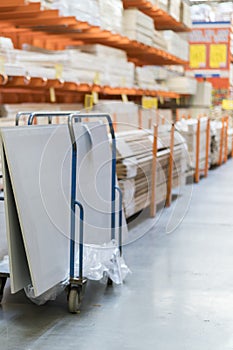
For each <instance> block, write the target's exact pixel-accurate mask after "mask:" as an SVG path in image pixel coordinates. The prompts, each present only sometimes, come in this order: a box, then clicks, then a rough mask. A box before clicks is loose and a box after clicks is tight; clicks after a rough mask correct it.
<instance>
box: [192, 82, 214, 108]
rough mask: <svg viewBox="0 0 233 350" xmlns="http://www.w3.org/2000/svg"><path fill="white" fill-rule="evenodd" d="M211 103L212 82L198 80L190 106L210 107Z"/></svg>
mask: <svg viewBox="0 0 233 350" xmlns="http://www.w3.org/2000/svg"><path fill="white" fill-rule="evenodd" d="M211 104H212V84H211V83H209V82H207V81H206V82H198V83H197V91H196V94H195V95H193V97H192V98H191V105H192V106H199V107H200V106H202V107H210V106H211Z"/></svg>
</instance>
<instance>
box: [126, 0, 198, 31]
mask: <svg viewBox="0 0 233 350" xmlns="http://www.w3.org/2000/svg"><path fill="white" fill-rule="evenodd" d="M123 4H124V7H125V8H132V7H137V8H138V9H139V10H140V11H142V12H143V13H145V14H146V15H148V16H150V17H151V18H153V20H154V22H155V27H156V29H158V30H166V29H172V30H174V31H175V32H189V31H190V30H191V29H190V28H188V27H187V26H185V25H184V24H183V23H181V22H179V21H177V20H176V19H175V18H173V17H172V16H171V15H169V13H167V12H166V11H164V10H162V9H160V8H159V7H158V6H156V5H153V4H151V2H150V1H147V0H123Z"/></svg>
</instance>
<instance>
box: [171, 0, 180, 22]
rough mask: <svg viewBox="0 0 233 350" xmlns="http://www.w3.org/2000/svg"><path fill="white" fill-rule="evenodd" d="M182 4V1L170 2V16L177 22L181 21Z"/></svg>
mask: <svg viewBox="0 0 233 350" xmlns="http://www.w3.org/2000/svg"><path fill="white" fill-rule="evenodd" d="M180 4H181V0H169V6H168V8H169V14H170V15H171V16H172V17H173V18H175V20H177V21H179V20H180Z"/></svg>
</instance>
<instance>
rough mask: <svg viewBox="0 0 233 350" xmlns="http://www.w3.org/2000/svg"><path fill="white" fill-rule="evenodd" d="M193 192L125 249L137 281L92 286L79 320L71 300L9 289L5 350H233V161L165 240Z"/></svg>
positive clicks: (3, 314) (3, 319) (202, 188)
mask: <svg viewBox="0 0 233 350" xmlns="http://www.w3.org/2000/svg"><path fill="white" fill-rule="evenodd" d="M191 190H192V186H189V187H187V188H186V192H187V193H186V195H185V199H184V198H183V199H184V200H183V202H182V200H181V201H180V202H179V200H178V202H177V203H176V202H174V203H173V206H172V207H171V208H169V209H168V210H163V211H161V212H160V213H159V215H158V217H157V220H156V223H155V225H154V227H152V228H151V229H150V230H149V232H147V233H145V232H144V231H147V229H148V227H151V226H152V225H151V221H150V222H149V221H145V223H144V222H143V223H141V224H140V225H139V226H138V230H141V235H142V234H144V233H145V234H144V235H143V237H142V238H140V239H138V240H136V241H135V242H132V243H131V244H129V245H128V246H127V247H125V249H124V256H125V259H126V262H127V264H128V265H129V267H130V268H131V270H132V274H131V275H130V276H129V277H128V278H127V280H126V282H125V284H124V285H122V286H113V287H112V288H106V286H105V285H103V284H100V283H96V282H90V283H89V285H88V288H87V291H86V294H85V298H84V301H83V305H82V310H81V313H80V314H79V315H70V314H69V313H68V312H67V304H66V298H65V294H62V295H60V296H59V297H58V299H57V300H56V301H53V302H49V303H48V304H46V305H44V306H40V307H39V306H36V305H33V304H32V303H31V302H30V301H29V300H28V299H26V297H25V296H24V294H23V293H18V294H17V295H11V294H10V290H9V283H8V285H7V288H6V291H5V296H4V299H3V304H2V308H1V309H0V349H1V350H19V349H20V350H52V349H56V350H63V349H65V350H71V349H72V350H73V349H79V350H84V349H85V350H93V349H94V350H98V349H101V350H107V349H108V350H119V349H132V350H141V349H142V350H144V349H149V350H150V349H151V350H152V349H153V350H154V349H157V350H230V349H233V161H232V160H230V161H229V162H228V163H227V164H225V165H223V166H222V167H220V168H217V169H215V170H212V171H211V172H210V174H209V177H208V178H207V179H202V180H201V182H200V184H198V185H194V186H193V193H192V198H191V204H190V207H189V210H188V212H187V213H186V215H185V217H184V219H183V221H182V223H181V224H180V225H179V227H178V228H177V229H176V230H175V231H172V229H170V230H169V232H170V233H167V231H166V227H167V223H168V221H169V218H170V217H171V215H172V212H173V210H174V208H175V205H176V204H177V205H176V210H177V211H176V214H175V215H176V216H180V217H182V213H183V211H185V209H186V207H187V205H188V202H189V197H190V195H191ZM179 203H180V204H179ZM179 211H180V212H179ZM170 221H171V220H170ZM148 222H149V225H147V223H148ZM134 230H135V229H134ZM134 230H133V231H132V232H134ZM135 232H136V231H135ZM136 236H137V234H136V235H135V237H136Z"/></svg>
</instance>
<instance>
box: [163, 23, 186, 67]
mask: <svg viewBox="0 0 233 350" xmlns="http://www.w3.org/2000/svg"><path fill="white" fill-rule="evenodd" d="M163 35H164V38H165V40H166V43H167V50H168V52H169V53H170V54H172V55H174V56H177V57H179V58H181V59H183V60H185V61H188V60H189V43H188V41H187V40H185V39H184V38H183V37H181V36H180V35H179V34H177V33H175V32H173V31H172V30H165V31H164V32H163Z"/></svg>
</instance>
